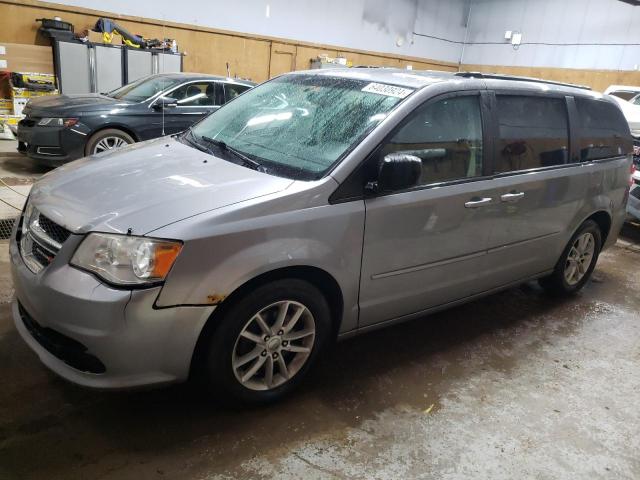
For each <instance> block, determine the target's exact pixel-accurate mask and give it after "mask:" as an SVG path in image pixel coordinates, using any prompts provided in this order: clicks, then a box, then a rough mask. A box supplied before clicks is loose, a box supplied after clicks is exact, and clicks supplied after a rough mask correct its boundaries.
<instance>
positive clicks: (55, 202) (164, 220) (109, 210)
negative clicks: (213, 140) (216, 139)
mask: <svg viewBox="0 0 640 480" xmlns="http://www.w3.org/2000/svg"><path fill="white" fill-rule="evenodd" d="M291 183H293V181H292V180H290V179H286V178H281V177H276V176H272V175H269V174H266V173H262V172H257V171H255V170H251V169H249V168H246V167H243V166H241V165H238V164H235V163H231V162H229V161H227V160H224V159H222V158H218V157H215V156H212V155H209V154H207V153H204V152H201V151H200V150H197V149H195V148H192V147H189V146H188V145H185V144H183V143H181V142H179V141H176V140H175V139H172V138H169V137H164V138H158V139H155V140H150V141H148V142H144V143H137V144H133V145H131V146H129V147H126V148H124V149H122V150H117V151H114V152H107V153H106V154H100V155H94V156H91V157H86V158H83V159H80V160H77V161H75V162H71V163H69V164H67V165H63V166H62V167H59V168H58V169H56V170H53V171H52V172H50V173H48V174H46V175H44V176H43V177H42V178H41V179H40V180H39V181H38V182H36V184H35V185H34V186H33V188H32V190H31V194H30V197H29V198H30V200H29V201H30V202H32V203H33V204H34V206H35V207H36V208H38V210H40V212H42V213H43V214H44V215H45V216H47V217H49V218H50V219H51V220H53V221H54V222H56V223H58V224H59V225H62V226H64V227H65V228H67V229H69V230H71V231H72V232H74V233H84V232H87V231H91V230H93V231H103V232H120V233H125V232H127V230H128V229H129V228H131V231H132V233H133V234H137V235H142V234H146V233H148V232H150V231H152V230H155V229H157V228H160V227H162V226H165V225H167V224H169V223H173V222H176V221H178V220H182V219H184V218H187V217H190V216H193V215H197V214H199V213H203V212H206V211H209V210H214V209H217V208H221V207H224V206H227V205H231V204H234V203H238V202H242V201H245V200H250V199H252V198H256V197H260V196H263V195H268V194H271V193H275V192H279V191H281V190H284V189H286V188H287V187H288V186H289V185H291Z"/></svg>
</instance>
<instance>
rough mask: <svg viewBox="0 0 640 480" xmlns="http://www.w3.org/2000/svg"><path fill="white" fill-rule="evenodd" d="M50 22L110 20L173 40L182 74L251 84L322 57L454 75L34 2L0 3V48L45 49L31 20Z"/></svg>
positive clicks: (401, 60)
mask: <svg viewBox="0 0 640 480" xmlns="http://www.w3.org/2000/svg"><path fill="white" fill-rule="evenodd" d="M54 16H59V17H61V18H62V19H63V20H65V21H68V22H71V23H73V24H74V26H75V30H76V32H80V31H82V30H84V29H86V28H88V27H91V26H93V25H94V24H95V22H96V20H97V19H98V18H100V17H102V16H104V17H109V18H112V19H114V20H115V21H117V22H118V23H119V24H121V25H122V26H123V27H124V28H126V29H127V30H129V31H130V32H131V33H136V34H140V35H143V36H144V37H148V38H164V37H168V38H175V39H176V40H177V41H178V45H179V48H180V50H181V51H184V52H186V54H187V55H186V56H185V59H184V70H185V71H188V72H201V73H212V74H218V75H226V63H227V62H229V65H230V69H231V74H232V75H238V76H240V77H243V78H250V79H251V80H254V81H263V80H266V79H268V78H270V77H273V76H275V75H278V74H280V73H284V72H288V71H291V70H303V69H308V68H309V67H310V61H311V58H315V57H317V56H318V55H319V54H320V53H326V54H328V55H329V56H334V57H335V56H337V54H338V53H342V54H343V55H344V56H345V57H347V58H348V59H349V60H352V61H353V63H354V64H356V65H381V66H395V67H403V66H405V65H409V64H410V65H413V67H414V68H415V69H431V70H448V71H457V69H458V66H457V65H456V64H452V63H446V62H439V61H435V60H429V59H424V58H414V57H399V56H393V55H389V54H384V53H376V52H364V51H360V50H350V49H342V48H341V47H331V46H327V45H315V44H310V43H305V42H298V41H294V40H286V39H278V38H271V37H261V36H255V35H249V34H243V33H238V32H229V31H224V30H216V29H212V28H206V27H200V26H195V25H187V24H179V23H174V22H165V24H164V25H163V24H162V23H163V22H161V21H159V20H152V19H148V18H141V17H131V16H117V15H114V14H113V13H106V12H99V11H95V10H89V9H85V8H73V7H68V6H65V5H59V4H51V3H44V2H39V1H36V0H21V1H18V0H0V43H3V42H11V43H19V44H27V45H34V44H37V45H48V39H46V38H42V37H41V36H40V35H39V34H38V32H37V31H38V26H39V23H36V22H35V19H36V18H42V17H45V18H53V17H54Z"/></svg>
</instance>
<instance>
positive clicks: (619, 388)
mask: <svg viewBox="0 0 640 480" xmlns="http://www.w3.org/2000/svg"><path fill="white" fill-rule="evenodd" d="M627 233H628V232H627ZM634 233H635V230H632V231H631V234H634ZM633 240H634V239H633V236H631V237H626V241H627V242H628V243H629V245H633V244H634V243H633ZM639 268H640V253H639V252H636V251H633V250H632V249H631V248H629V247H628V246H626V245H624V244H623V245H621V246H617V247H614V248H613V249H611V250H610V251H608V252H606V253H605V254H603V256H602V257H601V260H600V263H599V265H598V268H597V270H596V273H595V276H594V281H592V282H591V283H590V284H589V285H588V286H587V287H586V288H585V290H584V291H583V292H582V293H581V294H579V295H578V296H576V297H574V298H571V299H565V300H558V299H552V298H549V297H547V296H546V295H544V294H543V293H542V291H541V290H540V289H539V288H538V287H537V286H536V285H535V284H527V285H524V286H522V287H520V288H515V289H512V290H509V291H506V292H503V293H500V294H497V295H493V296H491V297H488V298H485V299H483V300H480V301H476V302H473V303H470V304H467V305H464V306H461V307H458V308H455V309H453V310H450V311H447V312H443V313H440V314H437V315H433V316H431V317H427V318H424V319H420V320H416V321H413V322H410V323H406V324H403V325H398V326H396V327H392V328H389V329H385V330H380V331H377V332H373V333H370V334H367V335H364V336H361V337H358V338H355V339H352V340H349V341H345V342H342V343H339V344H338V345H337V346H336V347H335V348H334V349H333V350H332V351H331V352H329V354H328V355H327V357H326V359H325V360H324V361H323V362H322V363H321V364H320V365H319V368H318V369H317V370H316V371H315V372H314V374H313V375H312V376H311V378H309V381H307V382H306V383H305V385H304V387H303V388H302V389H301V391H299V392H297V393H295V394H294V395H292V396H291V397H290V398H288V399H286V400H285V401H283V402H281V403H279V404H276V405H272V406H269V407H266V408H258V409H251V410H242V409H237V410H234V409H229V408H224V407H221V406H220V405H218V404H217V403H216V402H213V401H211V400H210V399H208V398H206V397H204V396H203V395H202V394H201V393H200V392H199V391H198V390H196V389H195V388H192V387H190V386H188V385H183V386H175V387H171V388H165V389H162V390H154V391H146V392H137V393H100V392H93V391H90V390H84V389H81V388H78V387H75V386H73V385H70V384H67V383H66V382H64V381H63V380H60V379H58V378H57V377H56V376H55V375H53V374H51V373H49V372H48V371H47V370H46V369H45V368H44V367H43V366H41V365H40V363H39V361H38V360H37V358H36V356H35V355H34V354H33V353H31V351H29V349H28V348H27V347H26V346H25V344H24V343H23V342H22V341H21V340H20V338H19V337H18V334H17V332H16V331H15V329H14V327H13V325H12V323H11V320H10V316H9V315H10V312H9V306H8V304H6V303H4V304H1V305H0V378H1V379H2V386H3V388H2V389H1V390H0V479H2V480H4V479H41V478H47V479H76V478H78V479H80V478H86V479H97V478H100V479H116V478H117V479H140V478H181V479H202V480H204V479H233V478H285V479H299V478H305V479H306V478H317V479H361V478H371V479H399V478H425V479H427V478H438V479H443V478H444V479H458V478H492V479H502V478H504V479H507V478H523V477H526V478H534V477H535V478H562V479H572V478H575V479H584V478H611V479H621V478H629V479H632V478H640V454H639V453H638V452H640V435H639V433H640V409H638V407H637V405H638V404H639V403H640V374H639V373H638V372H639V371H640V315H639V314H638V311H639V310H640V296H639V295H638V292H640V272H639ZM7 272H8V265H7V263H6V242H1V243H0V275H1V276H2V277H3V280H6V276H7Z"/></svg>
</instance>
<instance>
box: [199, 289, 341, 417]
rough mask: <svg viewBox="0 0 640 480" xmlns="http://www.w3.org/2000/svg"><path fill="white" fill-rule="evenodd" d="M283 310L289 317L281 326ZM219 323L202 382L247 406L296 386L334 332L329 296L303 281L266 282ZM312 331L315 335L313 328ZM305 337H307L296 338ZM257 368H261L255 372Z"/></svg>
mask: <svg viewBox="0 0 640 480" xmlns="http://www.w3.org/2000/svg"><path fill="white" fill-rule="evenodd" d="M285 302H289V303H288V305H287V304H286V303H285ZM283 310H284V311H285V314H284V315H285V317H283V318H284V320H283V322H281V323H280V324H281V325H282V327H281V328H279V330H277V329H276V328H277V327H278V324H277V322H278V319H279V318H280V317H279V314H280V312H282V311H283ZM258 313H260V318H261V319H262V320H263V322H260V321H259V320H258V318H257V317H258V315H257V314H258ZM296 315H297V316H298V318H297V320H296V322H295V324H294V325H291V324H290V323H289V322H290V321H292V320H293V319H294V317H295V316H296ZM214 321H215V322H216V323H217V324H218V325H217V327H216V328H215V330H214V332H213V334H212V335H211V337H210V339H209V340H208V341H207V343H208V345H207V351H206V354H205V358H204V365H203V368H202V371H201V374H200V380H201V381H202V380H203V381H204V382H205V386H206V387H207V388H208V389H209V391H210V392H211V393H212V394H213V395H215V396H216V397H218V398H220V394H222V398H221V400H223V401H228V400H235V401H239V402H241V403H244V404H265V403H270V402H273V401H276V400H279V399H280V398H282V397H283V396H285V395H287V394H288V393H289V392H291V391H292V390H294V389H295V388H296V387H297V386H298V385H299V384H300V382H302V380H303V379H304V377H305V376H306V375H307V373H308V372H309V370H310V369H311V367H312V366H313V365H314V364H315V362H316V360H317V358H318V356H319V355H320V353H321V352H322V350H323V349H324V347H325V346H326V344H327V340H328V339H329V337H330V332H331V331H332V328H331V314H330V309H329V305H328V304H327V300H326V298H325V297H324V295H323V294H322V293H321V292H320V290H318V289H317V288H316V287H314V286H313V285H311V284H310V283H308V282H305V281H303V280H298V279H283V280H277V281H274V282H272V283H268V284H265V285H262V286H260V287H258V288H256V289H255V290H253V291H251V292H250V293H248V294H246V295H245V296H244V297H242V298H240V299H239V300H237V301H235V302H233V303H232V304H231V305H230V306H228V307H227V308H225V309H224V310H223V313H222V315H221V316H220V317H217V318H215V319H214ZM288 329H290V331H288ZM312 329H313V331H314V333H313V334H312V335H311V334H309V333H308V332H309V331H311V330H312ZM241 334H242V336H241ZM299 335H304V336H301V337H300V338H297V339H295V338H294V337H296V336H299ZM247 337H251V338H247ZM257 339H259V341H260V342H262V343H259V342H258V341H257ZM289 349H293V350H296V351H290V350H289ZM304 349H308V350H309V351H308V352H304V351H302V350H304ZM297 350H300V351H297ZM247 358H250V360H246V359H247ZM243 362H244V363H243ZM282 363H284V364H285V368H284V369H283V367H282ZM270 366H271V372H272V374H271V378H270V377H269V375H268V371H269V367H270ZM255 368H258V370H257V371H256V372H255V373H254V374H253V376H250V374H251V371H253V370H254V369H255ZM287 376H288V379H287ZM246 377H248V378H246Z"/></svg>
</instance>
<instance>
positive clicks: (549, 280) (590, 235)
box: [538, 220, 602, 296]
mask: <svg viewBox="0 0 640 480" xmlns="http://www.w3.org/2000/svg"><path fill="white" fill-rule="evenodd" d="M585 239H587V241H588V242H591V241H592V242H593V243H592V249H593V250H592V253H591V254H590V258H588V257H587V256H585V253H580V252H581V248H582V246H581V245H579V244H578V242H579V241H585ZM582 245H586V244H582ZM601 248H602V232H601V231H600V227H599V226H598V224H597V223H596V222H594V221H593V220H587V221H585V222H584V223H583V224H582V225H581V226H580V228H578V230H577V231H576V233H574V234H573V236H572V237H571V240H569V243H568V244H567V246H566V247H565V249H564V251H563V252H562V255H561V256H560V260H558V263H557V264H556V266H555V269H554V271H553V273H552V274H551V275H549V276H548V277H544V278H541V279H540V280H538V283H539V284H540V286H541V287H542V288H544V289H545V290H546V291H548V292H549V293H551V294H553V295H558V296H561V295H571V294H574V293H576V292H578V291H579V290H580V289H582V287H584V285H585V284H586V283H587V282H588V281H589V278H590V277H591V273H592V272H593V269H594V268H595V266H596V262H597V261H598V256H599V255H600V250H601ZM590 250H591V249H590V248H588V247H587V248H586V249H585V252H588V251H590ZM576 253H577V254H578V255H577V256H576ZM570 256H571V257H572V258H570ZM576 258H583V259H584V260H583V261H580V262H576V261H575V259H576ZM572 259H573V260H572ZM587 260H588V262H587ZM577 263H580V265H578V264H577ZM572 267H573V268H575V270H573V272H574V275H571V272H572V270H571V268H572ZM568 277H570V279H569V278H568Z"/></svg>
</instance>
